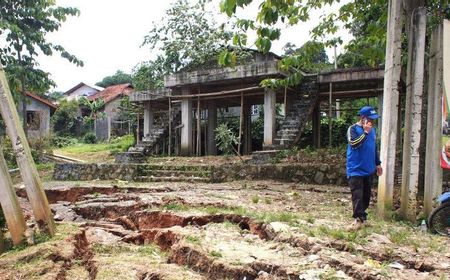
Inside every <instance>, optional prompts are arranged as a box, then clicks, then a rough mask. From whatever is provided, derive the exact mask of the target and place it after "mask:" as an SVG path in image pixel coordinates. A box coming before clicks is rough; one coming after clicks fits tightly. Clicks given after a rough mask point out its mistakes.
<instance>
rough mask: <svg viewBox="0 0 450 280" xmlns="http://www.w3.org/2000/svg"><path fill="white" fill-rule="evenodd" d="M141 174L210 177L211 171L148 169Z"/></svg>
mask: <svg viewBox="0 0 450 280" xmlns="http://www.w3.org/2000/svg"><path fill="white" fill-rule="evenodd" d="M139 175H142V176H153V177H198V178H210V177H211V172H210V171H203V170H147V171H144V172H142V173H140V174H139Z"/></svg>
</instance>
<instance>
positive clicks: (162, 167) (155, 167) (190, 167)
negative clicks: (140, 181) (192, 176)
mask: <svg viewBox="0 0 450 280" xmlns="http://www.w3.org/2000/svg"><path fill="white" fill-rule="evenodd" d="M162 170H171V171H190V172H193V171H201V172H210V171H211V167H210V166H208V165H157V164H143V165H140V166H138V170H137V171H138V174H145V172H150V171H162Z"/></svg>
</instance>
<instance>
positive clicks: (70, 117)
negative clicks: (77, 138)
mask: <svg viewBox="0 0 450 280" xmlns="http://www.w3.org/2000/svg"><path fill="white" fill-rule="evenodd" d="M78 110H79V105H78V102H77V101H76V100H71V101H67V100H62V101H61V103H60V104H59V107H58V109H57V110H56V111H55V113H54V114H53V116H52V118H51V123H52V125H53V131H54V132H55V133H56V134H57V135H61V136H67V135H75V130H76V119H77V116H78Z"/></svg>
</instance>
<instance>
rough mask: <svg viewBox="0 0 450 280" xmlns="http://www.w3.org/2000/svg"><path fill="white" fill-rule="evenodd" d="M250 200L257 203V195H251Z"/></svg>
mask: <svg viewBox="0 0 450 280" xmlns="http://www.w3.org/2000/svg"><path fill="white" fill-rule="evenodd" d="M252 202H253V203H255V204H256V203H258V202H259V196H257V195H255V196H253V197H252Z"/></svg>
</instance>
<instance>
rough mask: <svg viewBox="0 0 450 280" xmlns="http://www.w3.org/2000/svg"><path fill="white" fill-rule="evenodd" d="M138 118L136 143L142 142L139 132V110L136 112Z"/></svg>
mask: <svg viewBox="0 0 450 280" xmlns="http://www.w3.org/2000/svg"><path fill="white" fill-rule="evenodd" d="M136 118H137V120H136V144H139V143H140V142H141V140H140V139H139V133H140V131H139V125H140V124H139V112H137V114H136Z"/></svg>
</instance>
